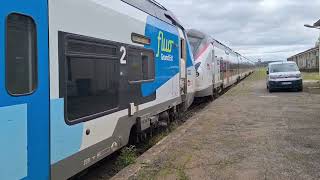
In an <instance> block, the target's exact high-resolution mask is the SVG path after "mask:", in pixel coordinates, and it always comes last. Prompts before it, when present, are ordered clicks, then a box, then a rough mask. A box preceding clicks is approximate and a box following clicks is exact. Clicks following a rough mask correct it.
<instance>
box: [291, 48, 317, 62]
mask: <svg viewBox="0 0 320 180" xmlns="http://www.w3.org/2000/svg"><path fill="white" fill-rule="evenodd" d="M318 50H319V48H318V47H313V48H311V49H308V50H306V51H303V52H301V53H298V54H296V55H293V56H291V57H289V58H288V59H290V58H293V57H296V56H299V55H302V54H305V53H307V52H311V51H318Z"/></svg>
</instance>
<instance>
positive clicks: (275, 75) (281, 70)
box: [267, 62, 303, 92]
mask: <svg viewBox="0 0 320 180" xmlns="http://www.w3.org/2000/svg"><path fill="white" fill-rule="evenodd" d="M267 75H268V76H267V88H268V89H269V92H273V91H275V90H279V89H294V90H297V91H299V92H301V91H303V83H302V76H301V72H300V71H299V68H298V66H297V64H296V63H295V62H276V63H270V64H269V65H268V69H267Z"/></svg>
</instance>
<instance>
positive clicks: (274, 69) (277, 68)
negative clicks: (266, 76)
mask: <svg viewBox="0 0 320 180" xmlns="http://www.w3.org/2000/svg"><path fill="white" fill-rule="evenodd" d="M292 71H299V69H298V67H297V65H296V64H274V65H271V66H270V73H278V72H292Z"/></svg>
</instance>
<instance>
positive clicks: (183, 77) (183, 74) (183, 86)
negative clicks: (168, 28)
mask: <svg viewBox="0 0 320 180" xmlns="http://www.w3.org/2000/svg"><path fill="white" fill-rule="evenodd" d="M179 36H180V46H179V47H180V51H179V52H180V58H179V61H180V62H179V65H180V94H181V96H185V95H186V94H187V63H186V60H187V56H186V54H187V51H186V39H185V36H184V33H183V31H182V30H181V29H179Z"/></svg>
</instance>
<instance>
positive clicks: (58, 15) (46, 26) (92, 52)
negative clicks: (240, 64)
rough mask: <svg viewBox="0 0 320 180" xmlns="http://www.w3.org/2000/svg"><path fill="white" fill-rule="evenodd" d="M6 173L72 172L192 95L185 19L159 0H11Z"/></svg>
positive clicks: (1, 63)
mask: <svg viewBox="0 0 320 180" xmlns="http://www.w3.org/2000/svg"><path fill="white" fill-rule="evenodd" d="M0 18H1V20H0V27H1V28H0V37H1V38H0V39H1V40H2V41H0V48H1V51H0V99H1V100H0V117H1V119H0V143H1V150H0V159H1V161H2V163H1V164H0V179H5V180H11V179H34V180H43V179H53V180H63V179H67V178H70V177H72V176H74V175H75V174H77V173H79V172H80V171H82V170H84V169H86V168H88V167H90V166H91V165H93V164H94V163H96V162H97V161H99V160H101V159H103V158H104V157H106V156H108V155H110V154H111V153H113V152H114V151H117V150H118V149H120V148H121V147H124V146H125V145H127V144H128V141H129V138H130V134H132V132H135V133H136V134H138V133H143V132H144V131H145V130H148V129H150V128H151V127H152V126H156V124H157V122H158V121H161V118H162V117H167V116H170V115H171V114H176V113H178V112H179V111H183V110H186V108H187V107H189V106H190V104H191V103H192V101H193V95H194V92H195V76H196V71H195V68H194V65H193V62H194V61H193V56H192V52H191V50H190V45H189V43H188V40H187V36H186V33H185V30H184V28H183V26H182V25H181V24H180V23H179V21H178V20H177V19H176V18H175V17H174V15H173V14H172V13H171V12H170V11H168V10H167V9H166V8H165V7H163V6H162V5H160V4H158V3H157V2H155V1H153V0H139V1H136V0H28V1H18V0H4V1H3V2H1V7H0Z"/></svg>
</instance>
